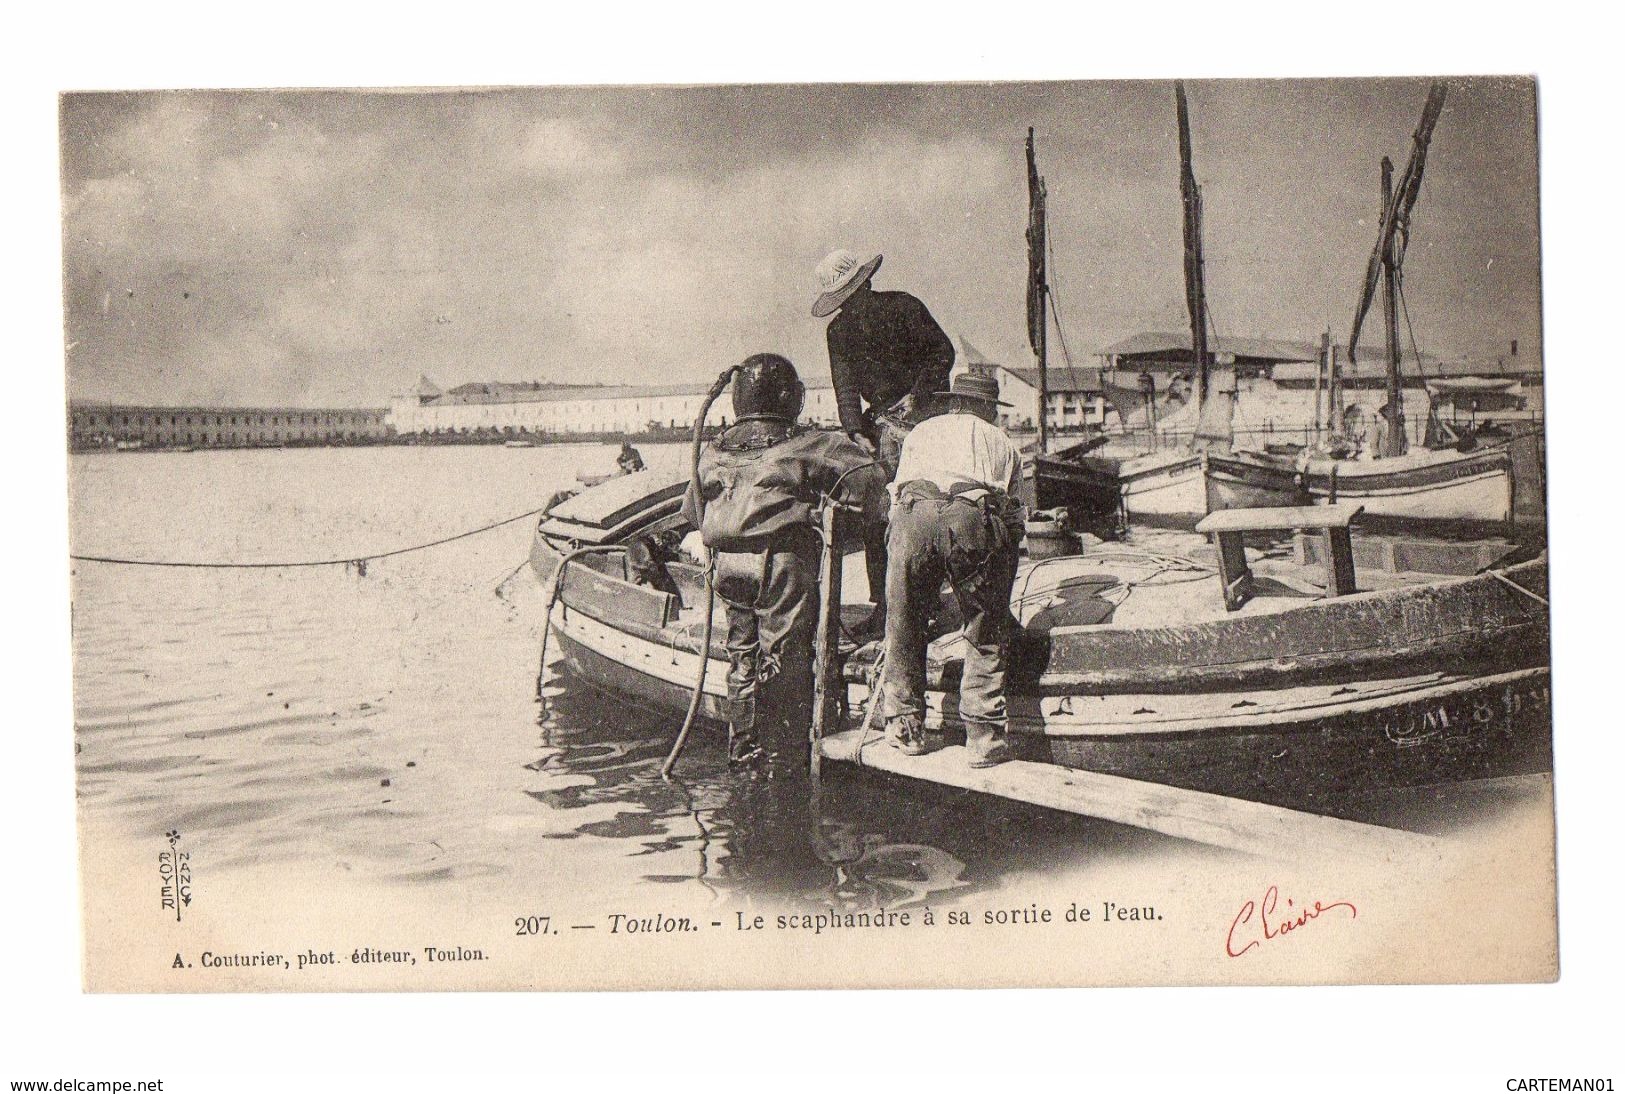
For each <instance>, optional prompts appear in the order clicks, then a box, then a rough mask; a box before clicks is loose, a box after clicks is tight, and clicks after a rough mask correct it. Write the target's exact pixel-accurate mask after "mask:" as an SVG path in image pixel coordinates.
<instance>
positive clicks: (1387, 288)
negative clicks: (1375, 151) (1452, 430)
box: [1377, 156, 1407, 456]
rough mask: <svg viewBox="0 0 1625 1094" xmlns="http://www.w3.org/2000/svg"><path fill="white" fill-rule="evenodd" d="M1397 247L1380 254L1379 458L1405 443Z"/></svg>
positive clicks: (1388, 172)
mask: <svg viewBox="0 0 1625 1094" xmlns="http://www.w3.org/2000/svg"><path fill="white" fill-rule="evenodd" d="M1393 201H1394V161H1393V160H1391V159H1389V158H1388V157H1387V156H1384V157H1382V207H1383V208H1384V209H1386V208H1388V207H1389V206H1390V205H1392V204H1393ZM1397 245H1398V237H1397V236H1396V237H1395V239H1394V240H1393V241H1391V242H1390V244H1389V246H1388V248H1387V250H1385V251H1384V252H1383V255H1382V325H1383V333H1384V335H1385V336H1386V339H1387V349H1388V402H1387V403H1386V404H1385V406H1384V408H1383V417H1384V418H1386V419H1387V420H1388V433H1387V437H1386V439H1385V443H1384V445H1383V449H1382V451H1381V452H1379V453H1377V454H1378V455H1379V456H1403V455H1404V454H1405V449H1406V447H1407V445H1406V441H1405V413H1404V409H1403V408H1404V403H1402V402H1400V399H1401V398H1402V397H1403V396H1402V393H1401V391H1400V380H1399V285H1398V279H1399V259H1398V257H1397V256H1396V255H1395V253H1394V248H1395V247H1396V246H1397Z"/></svg>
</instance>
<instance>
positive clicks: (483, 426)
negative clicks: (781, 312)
mask: <svg viewBox="0 0 1625 1094" xmlns="http://www.w3.org/2000/svg"><path fill="white" fill-rule="evenodd" d="M804 381H805V383H806V385H807V400H806V404H805V405H804V407H803V409H802V417H803V419H804V420H807V421H811V422H815V423H818V424H832V423H834V422H835V421H836V410H835V392H834V389H833V388H832V387H831V385H830V381H829V377H827V376H823V377H820V376H816V375H814V376H807V377H804ZM710 387H711V385H710V384H663V385H650V386H632V385H621V384H592V385H568V384H545V383H540V382H529V383H510V382H503V381H490V382H482V383H470V384H462V385H460V386H458V387H454V388H452V389H450V390H449V391H443V390H441V388H440V387H439V386H438V385H436V384H435V383H434V381H432V380H430V379H429V378H428V377H427V376H422V377H419V378H418V382H417V385H416V386H415V387H414V388H413V389H412V390H411V391H409V392H407V393H405V394H403V395H397V396H395V397H394V398H393V399H391V400H390V404H389V417H388V422H389V425H390V426H391V428H393V429H394V431H395V432H396V433H397V434H399V435H401V436H413V435H417V436H426V437H434V436H440V437H445V436H451V435H459V434H500V435H505V436H515V437H535V438H541V437H569V436H578V435H579V436H593V437H598V436H646V435H649V434H660V433H665V432H672V431H678V430H686V429H689V428H691V427H692V426H693V424H694V419H695V417H696V416H697V415H698V414H699V412H700V406H701V404H703V403H704V401H705V393H706V392H707V391H709V390H710ZM732 415H733V406H732V404H731V403H730V402H729V400H728V397H727V396H726V395H724V396H723V397H722V398H721V399H720V400H718V401H717V404H716V406H715V407H714V408H713V409H712V411H711V415H710V418H711V421H712V422H715V423H718V424H721V423H723V422H726V421H727V420H728V419H730V418H731V417H732Z"/></svg>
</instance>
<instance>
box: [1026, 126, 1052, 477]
mask: <svg viewBox="0 0 1625 1094" xmlns="http://www.w3.org/2000/svg"><path fill="white" fill-rule="evenodd" d="M1045 232H1046V227H1045V224H1044V180H1043V179H1042V178H1041V177H1039V174H1038V157H1037V154H1036V153H1035V152H1034V151H1033V129H1032V126H1028V127H1027V341H1028V343H1029V344H1031V346H1032V348H1033V353H1034V354H1035V355H1036V356H1037V357H1038V452H1039V454H1040V455H1043V454H1044V453H1046V452H1048V451H1049V444H1048V441H1049V356H1048V344H1047V342H1048V340H1047V338H1046V335H1047V334H1048V333H1049V322H1048V318H1047V316H1048V310H1049V306H1048V300H1047V298H1048V296H1049V282H1048V273H1047V270H1046V267H1045V261H1044V259H1045V244H1046V242H1047V238H1048V237H1047V236H1046V235H1045Z"/></svg>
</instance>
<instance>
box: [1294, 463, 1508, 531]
mask: <svg viewBox="0 0 1625 1094" xmlns="http://www.w3.org/2000/svg"><path fill="white" fill-rule="evenodd" d="M1427 456H1428V457H1429V458H1424V459H1420V460H1408V459H1407V458H1406V457H1398V458H1396V459H1394V460H1338V461H1336V462H1335V463H1331V462H1330V461H1315V462H1312V463H1310V464H1309V465H1308V467H1307V468H1306V470H1305V472H1304V486H1305V488H1306V489H1307V490H1308V492H1309V494H1310V496H1311V497H1312V498H1313V499H1314V500H1315V502H1316V503H1317V504H1329V503H1333V502H1352V503H1355V504H1358V505H1363V506H1365V512H1366V516H1367V517H1376V518H1382V519H1385V520H1389V521H1398V522H1411V523H1415V522H1436V521H1449V522H1455V523H1472V524H1488V525H1505V524H1507V523H1509V522H1510V521H1511V520H1512V501H1513V476H1512V457H1511V454H1510V452H1509V451H1508V450H1507V449H1506V448H1493V449H1487V450H1484V451H1475V452H1452V453H1448V454H1445V453H1429V454H1427Z"/></svg>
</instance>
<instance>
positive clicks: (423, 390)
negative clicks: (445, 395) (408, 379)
mask: <svg viewBox="0 0 1625 1094" xmlns="http://www.w3.org/2000/svg"><path fill="white" fill-rule="evenodd" d="M412 394H413V395H416V396H418V397H419V398H422V399H432V398H434V397H435V396H436V395H439V394H440V388H439V386H438V385H437V384H436V383H435V382H434V381H433V380H431V379H429V378H428V377H427V376H425V375H423V374H422V373H421V372H420V373H418V385H417V387H415V388H413V389H412Z"/></svg>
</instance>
